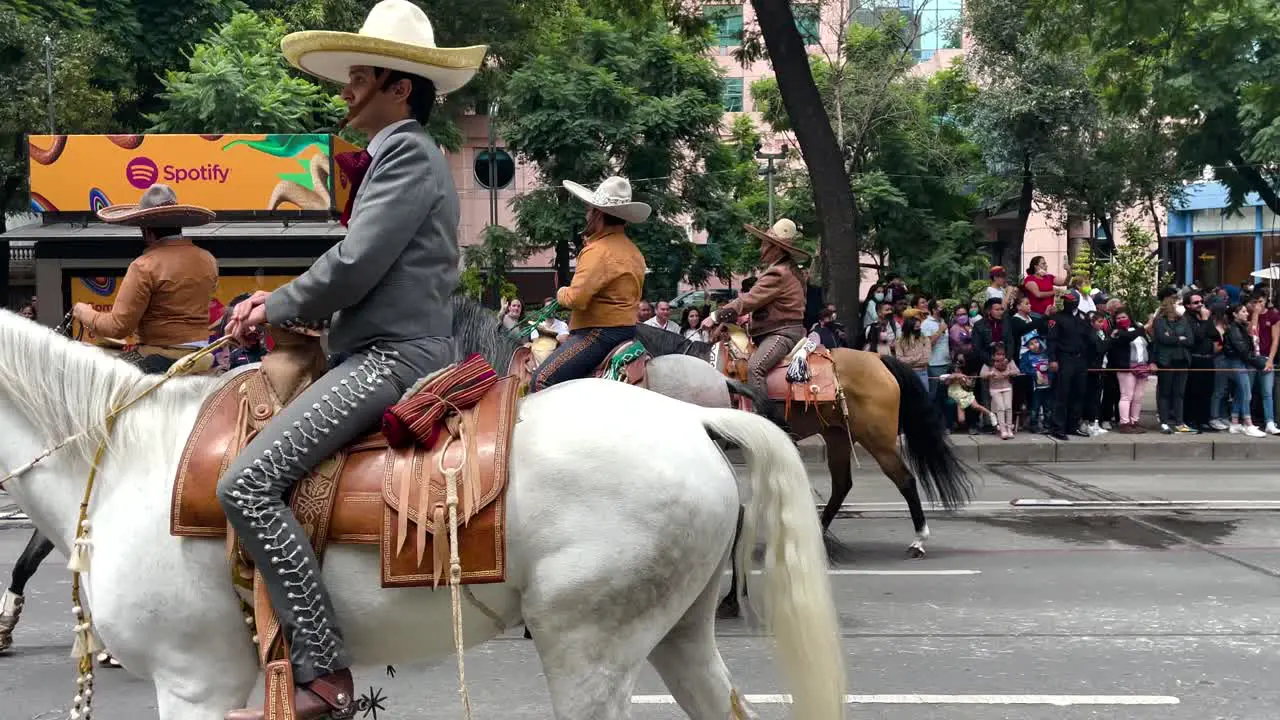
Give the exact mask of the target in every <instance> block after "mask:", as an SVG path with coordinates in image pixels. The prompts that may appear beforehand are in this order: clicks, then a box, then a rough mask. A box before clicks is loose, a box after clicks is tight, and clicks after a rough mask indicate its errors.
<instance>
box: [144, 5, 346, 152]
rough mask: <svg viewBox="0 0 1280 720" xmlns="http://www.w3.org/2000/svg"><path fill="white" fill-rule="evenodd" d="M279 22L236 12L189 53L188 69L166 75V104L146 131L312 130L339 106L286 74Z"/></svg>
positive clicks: (340, 110)
mask: <svg viewBox="0 0 1280 720" xmlns="http://www.w3.org/2000/svg"><path fill="white" fill-rule="evenodd" d="M284 35H285V26H284V23H283V22H281V21H279V20H264V19H262V18H260V17H259V16H258V15H256V14H254V13H249V12H244V13H237V14H236V15H234V16H233V17H232V18H231V20H230V21H229V22H227V23H226V24H225V25H223V26H221V27H219V28H217V29H216V30H214V31H211V32H210V33H209V34H208V36H207V37H206V39H205V41H204V42H202V43H200V44H199V45H197V46H196V47H195V50H194V51H193V52H192V54H191V62H190V69H189V70H170V71H169V72H167V73H166V74H165V79H164V92H163V93H161V96H160V97H161V98H162V99H163V100H164V101H165V102H166V106H165V107H164V108H163V109H161V110H160V111H159V112H156V113H154V114H151V115H148V116H147V120H148V121H150V122H151V123H152V125H151V129H150V132H157V133H237V132H249V133H257V132H269V133H292V132H310V131H314V130H316V129H317V128H320V127H325V126H332V125H334V124H336V123H337V121H338V119H339V118H341V117H342V115H343V114H344V112H345V108H344V106H343V104H342V101H341V100H340V99H339V98H338V97H337V96H335V95H331V94H328V93H326V92H325V91H324V90H322V89H321V88H320V87H319V86H318V85H316V84H315V83H312V82H311V81H309V80H305V79H303V78H300V77H295V76H293V75H292V74H291V73H290V72H289V68H288V65H287V64H286V62H285V60H284V56H283V55H282V54H281V52H280V39H281V38H282V37H284Z"/></svg>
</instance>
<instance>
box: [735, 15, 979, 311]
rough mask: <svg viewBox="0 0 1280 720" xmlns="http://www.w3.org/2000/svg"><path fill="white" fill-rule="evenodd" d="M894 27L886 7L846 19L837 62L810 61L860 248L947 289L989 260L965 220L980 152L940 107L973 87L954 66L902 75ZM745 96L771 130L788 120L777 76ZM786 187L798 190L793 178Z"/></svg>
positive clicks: (905, 58) (933, 287) (897, 26)
mask: <svg viewBox="0 0 1280 720" xmlns="http://www.w3.org/2000/svg"><path fill="white" fill-rule="evenodd" d="M903 33H904V27H903V26H902V24H901V22H900V20H897V19H895V18H894V17H893V16H890V17H889V18H886V20H885V21H884V22H882V23H881V24H880V25H878V26H876V27H868V26H863V25H858V24H856V23H855V24H853V25H851V27H850V30H849V32H848V33H847V36H846V45H845V50H844V53H843V55H842V62H843V63H844V66H843V69H842V70H840V71H839V72H837V70H836V68H835V66H833V64H832V63H831V62H830V61H828V60H826V59H824V58H820V57H817V56H814V57H811V58H810V67H811V68H812V73H813V77H814V79H815V82H816V83H817V85H818V89H819V92H820V94H821V96H822V97H823V100H824V102H825V103H826V104H827V105H828V115H829V117H831V119H832V120H831V121H832V125H833V128H834V129H835V130H836V131H837V133H838V135H837V139H838V140H839V141H840V147H841V151H842V154H843V158H844V161H845V165H846V169H847V171H848V172H849V173H850V183H851V188H852V191H853V195H854V197H855V198H856V201H857V204H856V207H857V209H858V225H857V233H858V246H859V248H860V249H861V251H862V252H863V253H866V254H868V255H870V256H871V257H873V258H875V259H876V260H877V262H876V265H877V266H878V267H879V268H880V269H881V270H882V271H883V270H887V269H888V268H890V267H892V269H893V271H894V272H897V273H899V274H902V275H904V276H905V277H907V278H909V279H910V281H911V282H912V284H913V285H915V286H918V287H926V288H929V290H930V291H932V292H935V293H938V294H941V295H948V294H952V293H954V292H956V291H958V290H959V289H960V288H963V287H964V285H965V284H966V283H968V281H969V280H970V279H971V278H972V277H973V276H974V274H975V273H982V272H983V271H984V270H985V269H986V265H987V264H988V261H987V258H986V257H985V255H984V254H983V252H982V251H981V248H980V241H981V238H980V236H979V234H978V233H977V231H976V229H975V228H974V226H973V223H972V220H971V215H972V213H973V212H974V211H975V209H976V200H975V197H974V194H973V192H972V189H971V187H969V185H970V182H971V179H972V177H973V176H974V175H976V174H978V172H979V170H980V165H979V153H978V150H977V148H976V147H974V146H973V145H972V144H971V143H970V142H969V140H968V139H967V137H966V136H965V134H964V133H963V132H962V130H961V129H960V128H959V127H958V126H957V125H956V124H955V122H953V121H952V119H951V118H950V117H949V115H950V112H951V105H953V104H956V103H960V102H962V101H963V98H965V97H968V96H971V95H972V94H973V93H974V89H973V88H972V87H971V86H970V85H968V84H967V83H966V82H965V81H964V76H963V73H962V72H960V71H957V70H944V71H942V72H940V73H937V74H935V75H934V76H933V77H931V78H928V79H925V78H920V77H915V76H913V75H911V74H910V73H909V70H910V67H911V65H912V59H911V55H910V54H909V53H907V52H904V49H903V48H904V45H903V40H902V37H903ZM907 47H909V44H908V46H907ZM752 97H753V98H754V100H755V102H756V107H757V109H758V110H760V111H761V113H762V115H763V117H764V119H765V120H766V121H767V122H768V123H769V124H770V125H771V126H772V127H773V128H774V129H775V130H777V131H780V132H783V131H787V130H789V129H790V125H789V116H788V114H787V113H786V111H785V109H784V108H783V107H782V104H781V98H780V96H779V93H778V85H777V80H775V79H773V78H766V79H763V80H759V81H757V82H756V83H754V84H753V86H752ZM837 103H839V106H840V107H841V108H842V109H841V110H840V111H839V112H837V111H836V106H837ZM788 191H789V192H794V191H801V193H802V196H804V195H805V194H807V188H805V189H804V190H801V186H800V185H799V184H795V185H792V186H791V187H790V188H789V189H788Z"/></svg>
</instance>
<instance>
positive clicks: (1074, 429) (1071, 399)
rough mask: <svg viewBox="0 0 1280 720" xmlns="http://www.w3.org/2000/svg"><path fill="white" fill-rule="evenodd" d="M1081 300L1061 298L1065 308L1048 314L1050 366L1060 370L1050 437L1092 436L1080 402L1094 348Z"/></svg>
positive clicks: (1055, 389)
mask: <svg viewBox="0 0 1280 720" xmlns="http://www.w3.org/2000/svg"><path fill="white" fill-rule="evenodd" d="M1079 307H1080V304H1079V302H1078V300H1077V299H1076V298H1075V297H1074V296H1072V295H1065V296H1063V298H1062V310H1061V312H1058V313H1057V314H1055V315H1053V316H1052V317H1051V318H1049V322H1048V325H1049V332H1048V336H1049V343H1048V344H1049V348H1048V355H1049V370H1050V372H1057V374H1058V377H1057V380H1056V384H1057V387H1055V388H1054V391H1055V392H1054V408H1053V425H1052V426H1051V428H1050V430H1049V437H1052V438H1053V439H1055V440H1066V439H1067V434H1068V433H1071V434H1074V435H1079V436H1080V437H1089V433H1087V432H1085V431H1084V430H1083V429H1082V428H1081V427H1080V410H1081V403H1082V402H1083V400H1084V396H1085V384H1086V375H1087V373H1088V368H1089V353H1090V352H1091V351H1092V341H1091V340H1090V337H1089V336H1090V333H1092V332H1093V328H1092V327H1090V325H1089V321H1087V320H1085V319H1084V318H1082V317H1080V315H1079V313H1078V310H1079Z"/></svg>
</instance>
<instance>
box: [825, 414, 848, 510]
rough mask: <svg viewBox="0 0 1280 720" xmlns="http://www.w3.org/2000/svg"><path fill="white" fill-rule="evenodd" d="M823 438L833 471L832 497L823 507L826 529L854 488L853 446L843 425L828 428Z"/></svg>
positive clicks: (828, 462) (828, 468) (830, 469)
mask: <svg viewBox="0 0 1280 720" xmlns="http://www.w3.org/2000/svg"><path fill="white" fill-rule="evenodd" d="M822 439H823V440H824V441H825V442H826V443H827V470H828V471H829V472H830V473H831V497H830V498H828V499H827V506H826V507H825V508H823V509H822V529H823V530H824V531H825V530H827V529H828V528H830V527H831V521H832V520H835V519H836V514H837V513H839V512H840V508H841V507H842V506H843V505H844V501H845V499H847V498H848V497H849V492H850V491H851V490H853V446H852V445H850V444H849V435H848V433H847V431H846V430H845V428H844V426H843V425H841V426H839V427H837V426H835V425H832V426H830V427H828V428H826V429H825V430H823V432H822Z"/></svg>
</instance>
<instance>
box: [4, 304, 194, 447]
mask: <svg viewBox="0 0 1280 720" xmlns="http://www.w3.org/2000/svg"><path fill="white" fill-rule="evenodd" d="M159 380H160V376H158V375H146V374H144V373H143V372H142V371H141V370H139V369H138V368H136V367H134V366H133V365H131V364H129V363H127V362H124V361H123V360H120V359H117V358H114V357H112V356H111V355H109V354H107V353H106V352H103V351H102V350H100V349H98V348H95V347H91V346H89V345H85V344H83V343H79V342H75V341H72V340H70V339H68V338H65V337H62V336H60V335H58V334H57V333H55V332H53V331H52V330H50V329H49V328H47V327H44V326H43V325H39V324H37V323H34V322H32V321H30V320H27V319H26V318H23V317H22V316H20V315H17V314H15V313H11V312H9V311H7V310H4V309H0V393H4V394H5V395H6V396H8V398H9V399H10V400H11V402H12V403H13V405H14V407H15V409H16V410H18V411H19V412H21V413H23V415H24V416H25V417H26V419H27V420H28V421H30V422H31V423H32V424H33V425H34V426H35V428H36V430H37V431H38V432H39V433H40V434H41V436H42V439H43V440H44V441H45V443H46V445H45V447H42V448H32V456H33V457H34V456H35V455H36V453H37V452H40V451H42V450H44V449H45V448H47V447H50V446H52V445H54V444H55V443H58V442H61V441H62V440H64V439H66V438H68V437H70V436H72V435H75V434H77V433H80V432H84V431H86V430H88V431H89V432H88V433H87V434H86V435H85V436H84V437H83V438H81V439H80V440H78V441H76V442H74V443H72V444H71V445H70V446H68V449H69V450H71V451H73V452H78V453H79V454H80V455H81V456H82V457H83V458H84V460H85V461H86V462H92V459H93V454H94V452H95V451H96V450H97V447H98V445H99V443H101V442H102V441H103V440H104V439H105V437H106V436H105V424H106V417H107V412H108V411H109V410H110V408H111V407H113V406H116V405H119V404H121V403H123V402H126V401H127V400H129V399H130V398H133V397H136V396H137V395H138V394H139V393H141V392H142V391H144V390H145V389H147V388H149V387H151V386H152V385H154V384H155V383H157V382H159ZM217 384H218V380H217V379H216V378H175V379H173V380H170V381H169V382H168V383H166V386H165V387H163V388H158V389H156V390H155V391H154V392H152V393H151V394H150V395H148V396H147V397H146V398H144V399H142V400H140V401H139V402H138V403H137V404H136V405H134V406H133V407H132V408H130V409H129V410H128V411H126V412H124V413H123V414H121V415H120V416H119V418H118V419H117V421H116V428H115V430H114V432H113V433H112V442H111V443H109V444H108V447H109V448H110V447H113V446H117V445H120V446H122V447H129V448H144V447H158V446H165V445H166V443H163V442H161V443H157V442H156V437H155V434H154V433H155V429H156V428H155V423H154V422H148V420H150V419H151V418H155V417H161V418H165V419H166V420H169V421H171V420H172V418H173V416H174V414H175V413H177V412H180V411H181V410H183V409H192V410H194V407H195V406H196V405H197V404H198V403H199V401H200V400H201V399H202V398H203V397H204V396H206V395H207V394H208V393H210V392H211V391H212V390H213V389H214V388H215V387H216V386H217ZM144 408H147V409H150V410H151V412H145V413H144V412H140V411H142V410H143V409H144ZM157 413H158V414H157ZM131 440H132V441H131ZM121 441H123V444H121ZM165 449H166V451H171V452H172V453H174V454H176V453H178V452H181V448H180V447H178V448H172V449H169V448H165ZM8 469H9V470H12V469H13V468H8Z"/></svg>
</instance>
